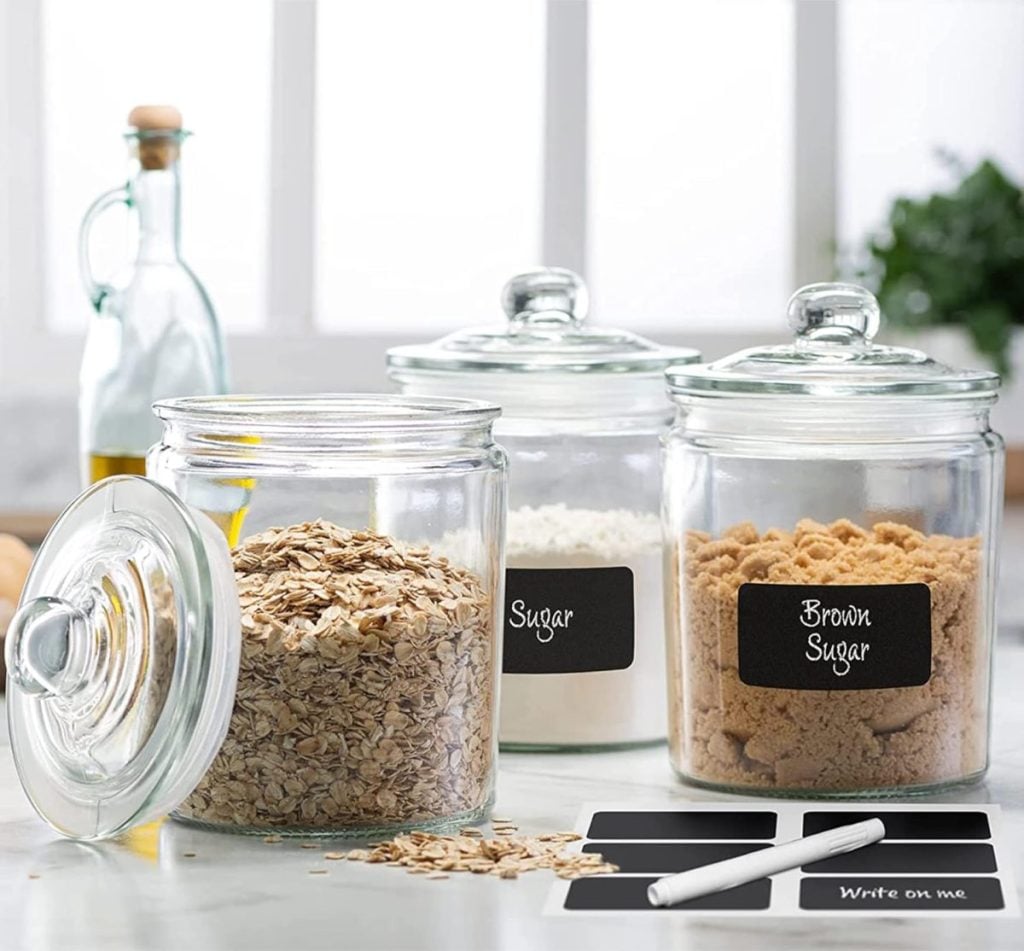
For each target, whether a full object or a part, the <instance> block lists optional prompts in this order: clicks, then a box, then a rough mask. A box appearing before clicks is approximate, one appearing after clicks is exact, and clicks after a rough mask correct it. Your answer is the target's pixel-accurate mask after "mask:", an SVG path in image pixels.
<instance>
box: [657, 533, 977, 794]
mask: <svg viewBox="0 0 1024 951" xmlns="http://www.w3.org/2000/svg"><path fill="white" fill-rule="evenodd" d="M980 545H981V543H980V539H979V538H977V537H973V538H952V537H949V536H944V535H925V534H923V533H921V532H919V531H916V530H915V529H913V528H910V527H909V526H906V525H901V524H897V523H893V522H881V523H879V524H876V525H875V526H874V527H873V529H872V530H871V531H866V530H865V529H863V528H861V527H859V526H858V525H855V524H854V523H852V522H850V521H847V520H845V519H843V520H840V521H837V522H833V523H832V524H831V525H824V524H821V523H818V522H814V521H812V520H810V519H804V520H802V521H800V522H799V523H798V524H797V526H796V529H795V530H794V531H793V532H786V531H781V530H779V529H770V530H769V531H766V532H765V533H764V534H761V533H759V532H758V530H757V529H756V528H755V527H754V526H753V525H752V524H750V523H744V524H741V525H736V526H734V527H732V528H730V529H728V530H727V531H726V532H724V533H723V534H722V535H721V537H719V538H713V537H712V536H710V535H708V534H707V533H704V532H696V531H691V532H688V533H687V535H686V538H685V548H684V550H683V552H682V558H681V564H680V558H679V553H678V552H677V556H676V570H675V572H674V576H675V579H676V584H677V586H679V587H680V588H681V592H680V591H679V590H677V593H676V598H675V602H676V607H675V610H676V611H678V612H680V614H679V616H678V617H677V618H676V619H675V620H676V623H675V624H674V625H673V627H672V628H671V630H672V631H673V632H674V636H670V645H669V661H670V691H671V694H672V715H671V717H670V739H669V741H670V746H671V752H672V759H673V763H674V765H675V767H676V769H677V770H679V771H680V773H682V774H683V775H685V776H688V777H691V778H693V779H696V780H699V781H704V782H708V783H713V784H719V785H727V786H737V787H760V788H764V789H771V790H790V791H812V792H813V791H831V792H851V791H868V790H876V791H881V790H887V789H896V788H898V787H912V786H925V785H929V784H935V783H942V782H947V781H955V780H960V779H965V778H968V777H972V776H975V775H978V774H980V773H981V771H983V770H984V768H985V765H986V758H987V748H986V734H987V730H986V720H987V712H986V711H987V701H988V696H987V691H988V663H987V660H986V658H987V656H988V648H987V642H986V638H987V633H986V624H985V618H984V614H983V612H982V607H981V606H982V603H983V598H982V597H981V590H980V586H981V580H980V579H981V577H982V571H981V552H980ZM915 582H917V583H921V582H923V583H924V584H927V585H928V588H929V590H930V596H931V638H932V644H931V658H932V666H931V677H930V679H929V680H928V682H927V683H925V684H923V685H921V686H912V687H895V688H885V689H864V690H795V689H779V688H774V687H758V686H750V685H748V684H745V683H743V682H742V681H741V679H740V675H739V669H738V636H737V625H738V598H739V589H740V587H741V585H744V584H747V583H755V584H791V585H792V584H814V585H822V584H825V585H844V584H846V585H852V584H858V585H872V584H889V585H891V584H910V583H915ZM680 593H681V595H682V598H681V601H680V597H679V595H680Z"/></svg>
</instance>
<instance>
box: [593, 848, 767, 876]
mask: <svg viewBox="0 0 1024 951" xmlns="http://www.w3.org/2000/svg"><path fill="white" fill-rule="evenodd" d="M770 847H771V846H770V845H769V844H768V843H764V844H762V843H760V842H591V843H588V844H587V845H585V846H584V847H583V851H584V852H599V853H600V854H601V855H603V856H604V858H605V861H606V862H611V863H612V864H613V865H618V867H619V871H621V872H655V873H657V874H661V875H671V874H672V873H673V872H687V871H689V870H690V869H691V868H700V867H701V866H702V865H710V864H711V863H712V862H724V861H725V860H726V859H734V858H736V857H737V856H739V855H746V854H747V853H749V852H757V851H759V850H760V849H767V848H770Z"/></svg>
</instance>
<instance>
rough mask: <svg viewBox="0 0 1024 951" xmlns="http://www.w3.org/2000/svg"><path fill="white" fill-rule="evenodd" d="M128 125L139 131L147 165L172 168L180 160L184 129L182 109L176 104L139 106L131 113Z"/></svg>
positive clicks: (142, 159)
mask: <svg viewBox="0 0 1024 951" xmlns="http://www.w3.org/2000/svg"><path fill="white" fill-rule="evenodd" d="M128 125H130V126H131V127H132V128H133V129H135V130H136V133H137V135H138V142H139V163H140V164H141V165H142V167H143V168H144V169H147V170H152V169H162V168H169V167H170V166H171V165H172V164H173V163H174V162H175V161H177V159H178V155H179V153H180V147H181V140H182V135H183V133H182V128H181V126H182V120H181V113H180V112H179V111H178V110H177V109H176V108H175V107H174V106H136V107H135V108H134V109H132V111H131V112H129V113H128Z"/></svg>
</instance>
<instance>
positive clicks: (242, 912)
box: [0, 629, 1024, 951]
mask: <svg viewBox="0 0 1024 951" xmlns="http://www.w3.org/2000/svg"><path fill="white" fill-rule="evenodd" d="M996 677H997V679H996V692H997V697H996V702H995V724H994V727H995V732H994V740H993V766H992V769H991V771H990V773H989V775H988V778H987V780H986V781H985V782H984V783H982V784H981V785H978V786H975V787H973V788H970V789H966V790H959V791H957V792H954V793H951V794H947V795H946V796H945V797H944V798H945V799H947V800H949V801H956V802H964V801H972V802H997V803H1000V804H1001V805H1002V807H1003V810H1004V814H1005V827H1006V833H1007V835H1008V837H1009V847H1010V852H1011V854H1012V855H1014V856H1015V857H1018V863H1017V864H1018V868H1017V869H1016V872H1017V878H1018V882H1024V868H1021V867H1020V866H1021V864H1022V863H1021V862H1020V861H1019V857H1022V856H1024V742H1022V740H1021V734H1022V731H1024V691H1022V690H1021V687H1020V685H1021V684H1022V683H1024V639H1022V638H1021V635H1020V632H1019V631H1016V630H1013V629H1011V630H1008V631H1006V632H1005V633H1004V635H1003V636H1002V638H1001V641H1000V644H999V649H998V660H997V664H996ZM715 798H725V797H716V796H714V795H713V794H710V793H706V792H702V791H699V790H696V789H690V788H688V787H686V786H683V785H682V784H680V783H679V782H678V781H677V780H676V779H675V778H674V777H673V775H672V773H671V771H670V770H669V767H668V763H667V760H666V754H665V750H664V748H657V749H649V750H644V751H638V752H628V753H610V754H602V755H516V756H511V755H510V756H505V757H504V758H503V760H502V765H501V775H500V781H499V799H498V811H497V812H496V815H508V816H512V817H515V818H516V819H517V820H519V821H520V822H521V824H522V826H523V830H524V831H525V832H530V831H546V830H554V829H565V828H571V827H572V825H573V823H574V821H575V819H576V816H577V813H578V811H579V808H580V803H581V802H582V801H584V800H635V801H641V800H643V801H655V802H661V801H665V802H680V801H684V800H686V799H699V800H708V799H715ZM150 845H151V846H153V848H152V849H151V850H149V851H150V854H145V853H146V851H147V849H145V848H143V849H141V850H133V848H131V847H130V846H129V845H128V844H126V843H123V842H122V843H108V844H104V845H99V846H94V845H89V846H86V845H79V844H75V843H72V842H68V841H63V840H60V839H59V838H57V837H56V836H55V835H54V834H53V833H51V832H50V831H49V829H48V828H47V827H46V826H45V825H44V824H43V823H42V822H41V821H40V820H38V819H37V818H36V817H35V816H34V814H33V813H32V811H31V809H30V807H29V805H28V803H27V802H26V800H25V799H24V797H23V795H22V793H21V790H20V788H19V787H18V784H17V780H16V778H15V775H14V767H13V764H12V762H11V758H10V752H9V750H8V749H3V750H0V949H3V951H22V949H24V951H50V949H53V951H58V949H59V951H78V949H84V951H120V949H126V951H150V949H153V951H164V949H166V951H184V949H188V951H208V949H211V951H212V949H236V948H237V949H245V951H292V949H294V951H299V949H328V948H329V949H340V948H346V949H400V948H401V949H405V948H409V949H444V951H461V949H472V951H482V949H490V948H501V949H508V948H515V949H519V948H522V949H529V951H544V949H549V948H550V949H568V948H573V949H575V948H579V949H586V951H600V949H621V948H626V947H635V948H644V949H647V948H673V949H676V948H678V949H684V948H685V949H705V948H706V949H724V948H730V949H731V948H743V949H757V951H760V949H787V951H788V949H796V948H813V949H819V948H820V949H826V948H827V949H832V948H844V949H846V948H849V949H865V951H868V949H871V951H875V949H893V951H909V949H926V948H942V949H960V948H963V949H993V951H1003V949H1006V951H1009V949H1021V948H1024V921H1022V919H1019V918H1007V919H999V920H997V919H975V920H959V921H958V920H955V919H951V918H933V919H917V920H906V919H903V920H899V919H886V918H866V919H857V920H853V921H851V920H849V919H821V918H818V919H816V918H813V917H807V918H801V919H796V918H749V917H748V918H733V919H729V918H726V917H721V918H699V919H697V918H693V919H687V918H686V917H685V916H684V915H681V914H678V913H676V914H661V915H659V914H651V915H649V916H645V917H643V918H642V919H641V918H639V917H638V916H636V915H632V916H623V917H622V918H621V919H614V918H612V919H609V918H601V919H596V918H589V919H588V918H580V919H572V918H567V917H562V918H557V917H545V916H543V915H542V914H541V908H542V906H543V904H544V900H545V898H546V896H547V893H548V889H549V887H550V885H551V882H552V880H553V879H552V878H551V877H550V875H549V874H548V873H542V872H535V873H532V874H530V875H526V876H524V877H522V878H520V879H518V880H516V881H501V880H498V879H495V878H491V877H475V876H464V877H463V876H454V877H452V878H450V879H448V880H445V881H426V880H424V879H422V878H419V877H416V876H410V875H407V874H405V873H404V872H402V871H400V870H398V869H394V868H387V867H385V866H380V865H372V866H368V865H364V864H362V863H354V862H325V861H324V860H323V859H322V858H321V857H320V853H319V852H316V851H312V850H306V849H302V848H300V847H299V844H298V843H297V842H290V841H286V842H283V843H281V844H278V845H266V844H264V843H263V842H262V841H261V840H259V839H247V838H242V837H237V836H232V835H223V834H216V833H209V832H201V831H197V830H194V829H191V828H188V827H185V826H182V825H178V824H176V823H174V822H168V823H165V824H164V825H163V827H162V828H161V829H160V831H159V833H157V834H155V835H154V836H152V841H151V843H150ZM342 847H345V846H344V845H343V846H342ZM140 852H141V853H142V854H140ZM185 852H195V853H196V855H195V857H194V858H187V857H185V855H184V853H185ZM317 867H321V868H322V867H327V868H328V870H329V874H328V875H326V876H313V875H309V874H308V870H309V869H312V868H317ZM30 874H37V875H39V876H40V877H39V878H38V879H30V878H29V875H30ZM1021 903H1022V905H1024V895H1022V896H1021Z"/></svg>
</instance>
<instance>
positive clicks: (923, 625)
mask: <svg viewBox="0 0 1024 951" xmlns="http://www.w3.org/2000/svg"><path fill="white" fill-rule="evenodd" d="M737 628H738V630H737V637H738V647H739V675H740V680H742V681H743V683H745V684H747V685H749V686H752V687H780V688H785V689H790V690H873V689H878V688H886V687H918V686H921V685H922V684H926V683H927V682H928V680H929V678H930V677H931V666H932V627H931V591H930V590H929V588H928V585H926V584H871V585H853V584H851V585H808V584H744V585H742V586H741V587H740V590H739V617H738V624H737Z"/></svg>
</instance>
